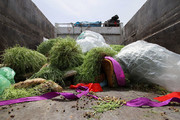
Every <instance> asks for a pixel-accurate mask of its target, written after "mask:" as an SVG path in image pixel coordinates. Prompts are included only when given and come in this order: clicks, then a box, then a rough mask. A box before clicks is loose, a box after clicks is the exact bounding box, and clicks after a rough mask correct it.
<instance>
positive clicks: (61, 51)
mask: <svg viewBox="0 0 180 120" xmlns="http://www.w3.org/2000/svg"><path fill="white" fill-rule="evenodd" d="M49 59H50V64H51V65H52V66H55V67H57V68H58V69H60V70H62V71H63V70H66V69H70V68H74V67H77V66H80V65H81V64H82V63H83V54H82V50H81V48H80V46H79V45H78V44H77V43H76V41H75V40H74V39H73V38H70V37H67V38H64V39H62V40H61V41H58V42H56V44H55V45H54V46H53V47H52V49H51V51H50V57H49Z"/></svg>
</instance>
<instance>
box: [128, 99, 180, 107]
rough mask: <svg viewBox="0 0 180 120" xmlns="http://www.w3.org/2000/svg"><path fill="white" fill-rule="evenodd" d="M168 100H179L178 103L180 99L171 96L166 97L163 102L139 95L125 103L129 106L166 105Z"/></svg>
mask: <svg viewBox="0 0 180 120" xmlns="http://www.w3.org/2000/svg"><path fill="white" fill-rule="evenodd" d="M170 102H179V103H180V99H179V98H176V97H173V98H171V99H168V100H166V101H163V102H155V101H152V100H150V99H148V98H145V97H140V98H136V99H133V100H130V101H128V102H126V105H127V106H130V107H141V106H151V107H161V106H165V105H168V104H169V103H170Z"/></svg>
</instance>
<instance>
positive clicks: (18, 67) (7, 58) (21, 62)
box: [2, 46, 47, 76]
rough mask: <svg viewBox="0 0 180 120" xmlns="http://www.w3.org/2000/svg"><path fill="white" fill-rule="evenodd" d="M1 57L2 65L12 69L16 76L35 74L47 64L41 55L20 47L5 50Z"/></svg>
mask: <svg viewBox="0 0 180 120" xmlns="http://www.w3.org/2000/svg"><path fill="white" fill-rule="evenodd" d="M2 56H3V64H4V65H5V66H7V67H10V68H12V69H13V70H14V71H15V72H16V75H17V76H19V75H24V74H27V73H35V72H37V71H39V69H40V68H41V67H42V66H43V65H44V64H45V63H46V62H47V59H46V57H45V56H44V55H43V54H41V53H39V52H37V51H34V50H30V49H28V48H25V47H20V46H15V47H13V48H9V49H6V50H5V52H4V54H3V55H2Z"/></svg>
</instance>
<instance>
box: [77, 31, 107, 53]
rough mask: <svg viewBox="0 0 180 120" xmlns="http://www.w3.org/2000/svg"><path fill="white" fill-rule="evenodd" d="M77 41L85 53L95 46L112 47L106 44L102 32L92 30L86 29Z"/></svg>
mask: <svg viewBox="0 0 180 120" xmlns="http://www.w3.org/2000/svg"><path fill="white" fill-rule="evenodd" d="M76 42H77V44H79V45H80V47H81V48H82V52H83V53H86V52H88V51H89V50H91V49H92V48H95V47H109V48H110V46H109V45H108V44H106V42H105V40H104V38H103V36H102V35H101V34H99V33H96V32H93V31H90V30H85V31H84V32H82V33H81V34H80V35H79V36H78V38H77V39H76Z"/></svg>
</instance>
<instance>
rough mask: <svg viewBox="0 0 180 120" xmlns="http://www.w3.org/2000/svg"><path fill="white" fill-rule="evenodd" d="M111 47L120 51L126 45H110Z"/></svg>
mask: <svg viewBox="0 0 180 120" xmlns="http://www.w3.org/2000/svg"><path fill="white" fill-rule="evenodd" d="M110 47H111V48H112V49H113V50H115V51H117V52H119V51H120V50H121V49H122V48H123V47H124V45H110Z"/></svg>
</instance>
